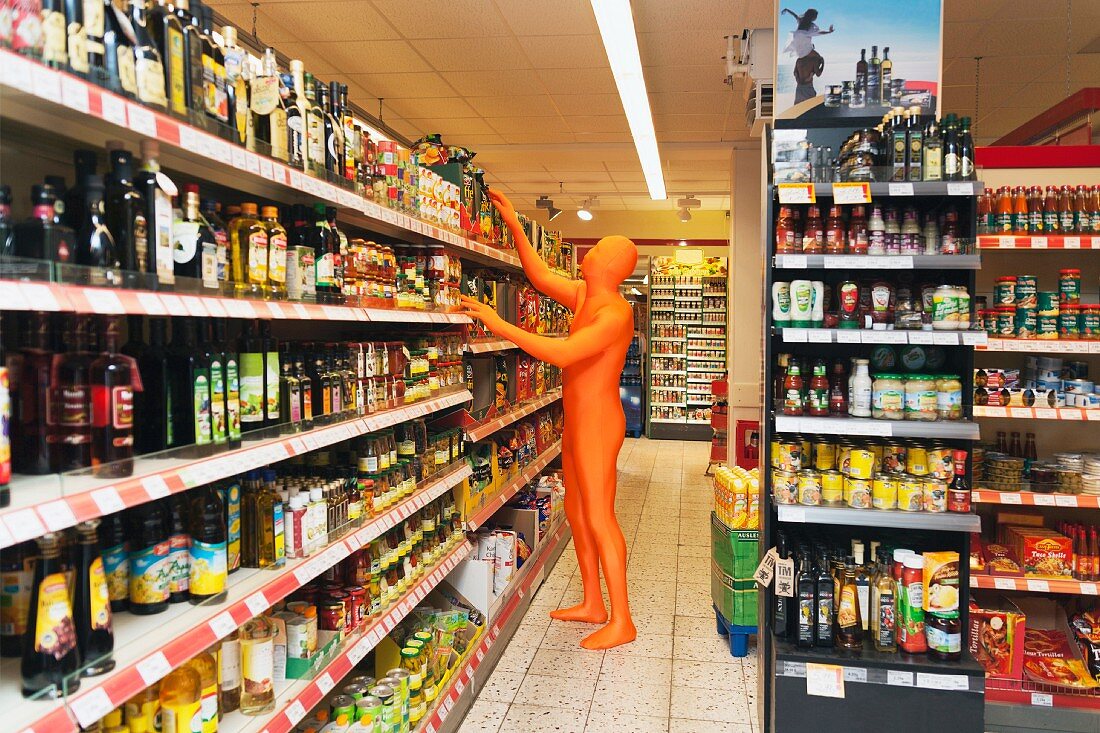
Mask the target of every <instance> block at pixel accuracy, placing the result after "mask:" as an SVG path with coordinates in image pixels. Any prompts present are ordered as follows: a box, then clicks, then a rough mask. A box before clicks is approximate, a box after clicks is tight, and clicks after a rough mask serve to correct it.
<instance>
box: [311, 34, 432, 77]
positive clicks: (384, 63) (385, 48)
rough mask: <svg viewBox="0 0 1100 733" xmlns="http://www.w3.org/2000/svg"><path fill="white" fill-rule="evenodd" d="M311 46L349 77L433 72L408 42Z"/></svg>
mask: <svg viewBox="0 0 1100 733" xmlns="http://www.w3.org/2000/svg"><path fill="white" fill-rule="evenodd" d="M308 46H309V47H310V48H311V50H312V51H313V52H314V53H315V54H316V55H318V56H320V57H321V58H323V59H327V60H328V61H329V62H330V63H331V64H332V65H333V66H335V67H336V68H337V69H339V70H340V71H343V72H346V73H348V74H353V73H356V72H360V73H361V72H365V71H377V70H384V69H402V70H403V71H431V70H432V67H431V66H430V65H429V64H428V63H427V62H426V61H425V60H424V59H423V58H421V56H420V54H418V53H417V52H416V49H415V48H413V46H412V44H410V43H409V42H408V41H371V42H370V43H369V44H361V43H347V42H345V41H321V42H314V43H310V44H308ZM307 70H308V65H307Z"/></svg>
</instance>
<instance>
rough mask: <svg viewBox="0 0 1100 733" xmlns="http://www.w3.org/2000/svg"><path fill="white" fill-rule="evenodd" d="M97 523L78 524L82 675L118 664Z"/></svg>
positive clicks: (76, 600) (76, 619)
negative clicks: (114, 656) (115, 657)
mask: <svg viewBox="0 0 1100 733" xmlns="http://www.w3.org/2000/svg"><path fill="white" fill-rule="evenodd" d="M98 524H99V520H98V519H93V520H91V521H89V522H81V523H80V524H78V525H76V536H77V544H76V549H75V553H74V554H75V557H74V558H73V570H74V572H75V575H76V578H75V586H76V587H75V588H74V590H73V623H74V624H75V625H76V645H77V648H78V649H79V650H80V658H81V659H82V660H84V662H83V666H82V667H81V669H80V676H81V677H95V676H96V675H101V674H103V673H105V672H110V671H111V670H112V669H114V668H115V660H114V659H112V658H111V655H112V653H113V652H114V648H115V634H114V630H113V628H112V625H111V598H110V594H109V592H108V589H107V574H106V573H105V572H104V568H103V557H102V553H101V552H100V549H99V538H98V537H97V536H96V526H97V525H98Z"/></svg>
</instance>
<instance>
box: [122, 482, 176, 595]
mask: <svg viewBox="0 0 1100 733" xmlns="http://www.w3.org/2000/svg"><path fill="white" fill-rule="evenodd" d="M129 518H130V558H129V562H130V612H131V613H136V614H138V615H149V614H154V613H160V612H161V611H165V610H167V608H168V576H169V565H168V532H167V530H166V529H165V521H164V508H163V506H162V504H161V502H159V501H151V502H149V503H147V504H141V505H140V506H137V507H135V508H133V509H131V510H130V513H129Z"/></svg>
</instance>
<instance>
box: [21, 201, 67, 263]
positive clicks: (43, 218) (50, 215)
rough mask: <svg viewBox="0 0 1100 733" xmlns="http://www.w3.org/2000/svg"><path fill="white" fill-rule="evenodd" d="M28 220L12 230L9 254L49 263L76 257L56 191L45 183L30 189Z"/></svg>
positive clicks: (62, 205) (62, 206)
mask: <svg viewBox="0 0 1100 733" xmlns="http://www.w3.org/2000/svg"><path fill="white" fill-rule="evenodd" d="M31 207H32V208H31V216H30V217H29V218H28V219H26V220H25V221H21V222H16V223H15V224H14V225H13V226H12V233H11V237H12V246H11V251H12V254H14V255H15V256H16V257H26V258H28V259H34V260H49V261H51V262H63V263H64V262H72V261H73V260H74V259H75V257H76V233H75V231H74V230H73V229H72V228H71V227H69V226H67V225H66V224H64V223H63V222H62V219H61V214H60V211H61V210H63V209H64V204H63V203H62V202H60V201H58V198H57V190H56V189H55V188H54V187H53V186H51V185H50V184H48V183H45V184H36V185H34V186H32V187H31Z"/></svg>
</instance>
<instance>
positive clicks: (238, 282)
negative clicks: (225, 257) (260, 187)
mask: <svg viewBox="0 0 1100 733" xmlns="http://www.w3.org/2000/svg"><path fill="white" fill-rule="evenodd" d="M256 214H257V209H256V204H254V203H251V202H245V203H242V204H241V215H240V216H239V217H237V218H236V219H234V220H233V221H231V222H230V223H229V247H230V268H231V277H232V280H233V294H234V295H235V296H237V297H250V298H263V297H264V295H265V294H266V289H267V266H268V246H267V227H265V226H264V224H263V222H261V221H260V220H259V219H258V218H257V217H256Z"/></svg>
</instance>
